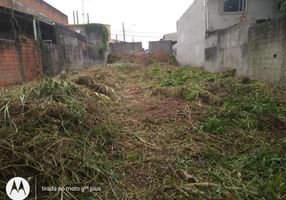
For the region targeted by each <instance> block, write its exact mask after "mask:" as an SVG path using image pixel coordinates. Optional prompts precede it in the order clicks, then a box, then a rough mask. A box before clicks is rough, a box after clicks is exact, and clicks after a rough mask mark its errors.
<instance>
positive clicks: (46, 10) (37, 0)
mask: <svg viewBox="0 0 286 200" xmlns="http://www.w3.org/2000/svg"><path fill="white" fill-rule="evenodd" d="M0 8H1V10H2V9H3V8H7V9H13V10H15V11H18V12H21V13H26V14H30V15H33V16H36V17H37V18H39V19H41V20H48V21H50V22H54V23H58V24H63V25H67V24H68V16H67V15H65V14H64V13H62V12H61V11H59V10H58V9H56V8H54V7H53V6H51V5H50V4H48V3H46V2H45V1H43V0H29V1H27V0H13V1H11V0H0Z"/></svg>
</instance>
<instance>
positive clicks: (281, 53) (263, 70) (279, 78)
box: [248, 19, 286, 85]
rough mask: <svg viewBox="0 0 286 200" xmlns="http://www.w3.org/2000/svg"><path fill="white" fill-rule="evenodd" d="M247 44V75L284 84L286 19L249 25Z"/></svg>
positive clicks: (285, 80) (285, 71)
mask: <svg viewBox="0 0 286 200" xmlns="http://www.w3.org/2000/svg"><path fill="white" fill-rule="evenodd" d="M248 46H249V61H248V62H249V64H248V65H249V75H250V76H251V77H252V78H254V79H258V80H263V81H267V82H271V83H283V84H284V85H286V19H284V20H283V19H279V20H275V21H269V22H266V23H263V24H258V25H255V26H253V27H251V28H250V30H249V43H248Z"/></svg>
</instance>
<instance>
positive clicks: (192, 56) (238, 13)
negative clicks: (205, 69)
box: [176, 0, 281, 66]
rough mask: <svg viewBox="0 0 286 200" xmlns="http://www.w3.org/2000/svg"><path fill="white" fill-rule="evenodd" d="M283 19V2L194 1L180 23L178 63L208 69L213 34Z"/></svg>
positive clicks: (270, 0)
mask: <svg viewBox="0 0 286 200" xmlns="http://www.w3.org/2000/svg"><path fill="white" fill-rule="evenodd" d="M280 16H281V12H280V11H279V0H194V2H193V4H192V5H191V6H190V7H189V8H188V9H187V11H186V12H185V13H184V14H183V16H182V17H181V18H180V19H179V20H178V22H177V32H178V35H177V40H178V43H177V45H176V46H177V60H178V62H179V63H180V64H182V65H189V66H204V65H205V48H206V37H207V36H208V35H209V34H212V33H214V32H217V31H221V30H225V29H227V28H229V27H232V26H233V25H235V24H239V23H244V24H246V25H249V26H250V25H253V24H256V23H261V22H263V21H267V20H271V19H276V18H279V17H280ZM208 42H212V41H208ZM213 42H215V41H213Z"/></svg>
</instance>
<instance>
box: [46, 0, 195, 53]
mask: <svg viewBox="0 0 286 200" xmlns="http://www.w3.org/2000/svg"><path fill="white" fill-rule="evenodd" d="M45 1H46V2H48V3H49V4H51V5H52V6H54V7H55V8H57V9H59V10H60V11H62V12H63V13H65V14H66V15H68V16H69V23H73V14H72V13H73V10H78V11H79V13H80V22H81V23H82V22H83V20H82V14H81V13H82V0H45ZM83 1H84V10H85V12H86V13H89V15H90V22H93V23H103V24H110V25H111V30H112V31H111V32H112V38H115V35H116V34H117V35H118V39H120V40H122V38H123V36H122V22H124V23H125V29H126V32H127V33H126V35H127V36H126V40H127V41H130V42H131V41H132V36H133V38H134V41H135V42H137V41H143V42H144V47H145V48H146V47H147V46H146V45H147V41H149V40H151V41H153V40H159V39H160V38H162V36H163V35H164V34H165V33H171V32H176V21H177V20H178V19H179V18H180V17H181V16H182V14H183V13H184V12H185V11H186V10H187V8H188V7H189V6H190V5H191V4H192V2H193V0H83ZM86 21H87V20H86V19H85V22H86Z"/></svg>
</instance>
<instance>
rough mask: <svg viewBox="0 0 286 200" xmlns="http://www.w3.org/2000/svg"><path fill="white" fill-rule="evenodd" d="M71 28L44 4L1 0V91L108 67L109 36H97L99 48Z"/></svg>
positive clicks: (43, 2) (26, 0)
mask: <svg viewBox="0 0 286 200" xmlns="http://www.w3.org/2000/svg"><path fill="white" fill-rule="evenodd" d="M67 24H68V17H67V16H66V15H65V14H63V13H62V12H60V11H58V10H57V9H56V8H54V7H52V6H51V5H49V4H47V3H46V2H45V1H43V0H0V52H1V57H0V87H2V86H7V85H13V84H22V83H25V82H29V81H31V80H33V79H34V78H35V77H37V76H39V75H40V74H43V73H45V74H48V75H55V74H59V73H60V72H62V71H64V70H68V69H76V68H81V67H84V66H89V65H93V64H97V63H105V62H106V59H107V51H108V44H107V42H108V41H106V40H108V35H107V34H105V35H104V36H103V34H102V35H101V34H99V35H97V36H98V37H97V38H98V40H97V41H96V39H94V40H93V42H98V43H100V44H101V45H100V46H95V45H94V44H92V43H91V42H90V41H89V40H88V39H87V37H85V36H83V35H81V34H78V33H76V32H74V31H73V30H70V29H69V28H68V27H67ZM100 36H101V37H100Z"/></svg>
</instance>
